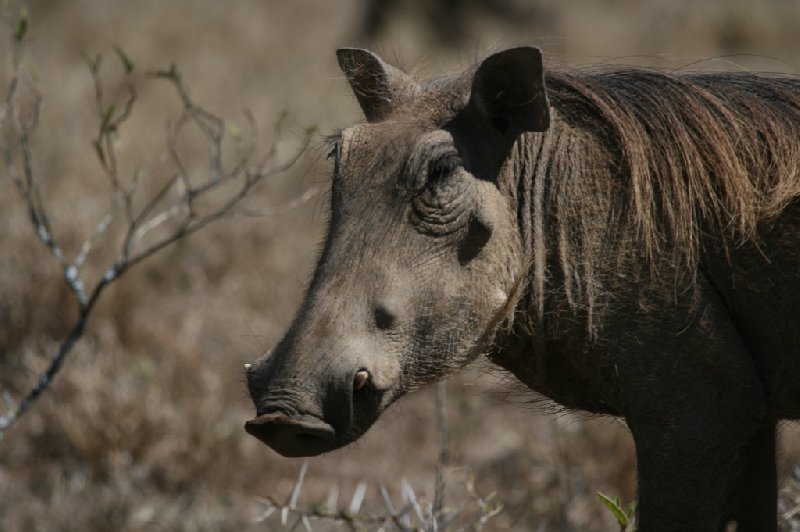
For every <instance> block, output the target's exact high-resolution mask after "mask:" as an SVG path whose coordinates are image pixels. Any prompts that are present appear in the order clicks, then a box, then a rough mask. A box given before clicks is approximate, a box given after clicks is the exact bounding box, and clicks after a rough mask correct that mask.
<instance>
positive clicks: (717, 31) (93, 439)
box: [0, 0, 800, 531]
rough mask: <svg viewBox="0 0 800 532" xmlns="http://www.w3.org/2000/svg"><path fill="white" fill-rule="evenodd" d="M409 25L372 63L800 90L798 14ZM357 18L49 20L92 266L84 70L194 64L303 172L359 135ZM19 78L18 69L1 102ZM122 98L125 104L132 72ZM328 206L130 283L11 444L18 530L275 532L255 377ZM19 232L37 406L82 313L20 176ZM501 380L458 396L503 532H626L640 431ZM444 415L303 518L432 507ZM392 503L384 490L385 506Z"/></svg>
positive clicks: (46, 174)
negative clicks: (548, 63)
mask: <svg viewBox="0 0 800 532" xmlns="http://www.w3.org/2000/svg"><path fill="white" fill-rule="evenodd" d="M406 3H407V4H408V5H409V7H408V10H407V12H405V13H403V14H401V15H400V16H399V17H398V18H397V19H396V20H395V23H394V24H393V26H392V27H391V28H390V30H389V31H388V32H386V34H385V35H384V36H383V37H381V39H380V41H379V42H378V43H375V45H376V47H377V48H378V50H379V51H381V52H383V53H384V54H385V55H386V56H387V57H388V58H390V59H398V58H401V59H403V61H401V62H400V63H401V64H405V65H422V67H420V70H421V71H422V72H425V71H430V72H440V71H443V70H447V69H452V68H457V65H458V64H463V62H464V61H468V60H470V59H471V58H472V57H473V56H474V55H475V54H477V53H478V51H479V50H485V49H486V48H490V47H498V46H500V45H502V44H507V43H513V42H520V41H533V42H538V43H541V44H543V45H544V46H545V48H546V49H547V50H548V51H549V52H550V53H551V54H552V55H554V56H555V57H557V58H559V60H562V61H564V62H567V63H571V62H591V61H596V60H609V58H615V57H625V58H627V59H626V60H625V61H626V62H638V63H642V62H644V63H648V64H656V65H659V64H665V63H666V64H669V65H672V66H681V65H685V64H688V63H690V62H692V61H695V60H697V59H701V58H707V57H710V56H718V55H721V54H726V53H728V52H732V51H735V52H741V51H747V52H751V53H754V54H758V55H759V56H760V57H758V58H756V59H748V58H738V59H736V62H737V63H740V64H746V65H754V64H757V65H763V66H766V67H767V68H773V69H779V70H789V71H795V72H796V71H797V70H798V69H797V68H796V67H792V66H791V65H786V64H785V63H786V62H788V61H792V60H795V56H794V55H793V54H795V53H796V50H798V49H800V26H798V25H797V24H796V21H797V20H798V19H799V17H800V12H798V11H800V7H798V4H797V3H794V2H783V1H779V0H774V1H769V2H768V1H764V2H761V3H760V4H759V6H760V7H759V9H754V8H753V7H752V3H750V2H744V1H743V0H742V1H735V2H724V1H723V0H718V1H716V2H689V1H688V0H682V1H668V0H662V1H658V2H651V3H642V2H635V1H634V0H615V1H614V2H604V3H596V2H595V3H583V2H578V1H577V0H569V1H562V2H555V1H554V0H543V1H542V2H541V5H542V10H541V16H539V17H538V18H537V19H536V20H531V21H529V22H527V23H524V24H520V25H518V26H516V27H515V28H513V29H510V28H508V27H507V26H504V25H502V24H501V23H500V22H498V21H496V20H493V19H488V18H486V17H484V16H482V15H481V14H480V13H479V12H475V13H472V14H471V15H469V17H468V18H467V24H468V26H467V28H468V29H467V32H468V34H469V35H470V36H471V37H470V38H469V39H468V41H467V42H466V43H465V44H464V45H463V46H461V47H460V48H458V49H452V48H449V49H448V48H441V47H438V46H437V45H436V42H437V40H436V39H434V38H432V37H431V36H430V35H429V33H426V32H427V31H428V30H426V29H425V28H424V27H422V26H421V25H420V19H419V17H418V16H417V15H415V10H416V11H417V12H418V11H419V10H420V9H421V8H419V7H418V6H417V4H418V3H419V4H421V2H418V3H414V2H410V1H409V2H406ZM359 9H360V7H359V5H358V3H356V2H355V1H354V0H351V1H350V2H326V1H324V0H297V1H293V2H270V3H266V2H257V1H255V0H250V1H236V2H216V1H213V0H197V1H194V2H189V1H188V0H180V1H173V2H168V3H167V2H158V1H156V0H148V1H144V2H137V3H130V4H129V5H123V4H122V3H119V2H101V1H97V0H95V1H90V0H83V1H76V2H69V3H67V2H54V1H42V2H37V3H36V5H35V6H33V7H32V13H31V18H32V38H33V42H32V46H31V49H30V56H29V58H30V61H31V63H33V64H35V65H36V69H37V73H38V76H39V78H40V80H41V83H42V90H43V93H44V98H45V110H44V114H43V116H42V121H43V122H42V129H41V131H40V132H39V134H38V136H37V137H36V139H35V145H34V151H35V157H36V164H37V171H38V172H39V175H40V176H42V186H43V193H44V196H45V202H46V203H47V205H48V207H49V209H50V212H51V215H52V217H53V220H54V224H55V225H56V226H57V227H58V230H59V235H60V236H61V237H62V238H63V239H65V241H66V242H67V243H69V244H70V245H72V246H77V245H78V242H80V241H81V235H85V234H87V233H88V232H90V231H91V229H92V228H93V226H94V224H96V223H97V221H98V219H99V218H100V217H101V216H102V215H103V213H104V212H105V210H106V209H107V206H108V205H107V199H106V198H107V197H108V196H107V195H106V194H105V192H106V188H104V187H107V183H106V181H104V179H103V176H102V173H101V171H100V168H99V167H98V165H97V163H96V161H95V159H94V155H93V153H92V151H91V140H92V138H93V137H94V135H95V133H96V123H95V121H94V120H93V119H94V114H93V113H92V102H93V93H92V85H91V77H90V76H89V74H88V71H87V69H86V67H85V65H84V60H83V54H84V52H89V53H95V52H105V53H107V54H110V53H112V46H113V45H114V44H121V45H122V46H123V47H124V48H125V49H126V50H127V52H128V53H129V55H130V56H131V57H132V59H133V60H134V61H135V62H136V63H137V65H138V66H140V67H141V68H142V69H146V68H162V67H165V66H167V65H168V64H169V63H170V62H172V61H175V62H176V63H177V64H178V65H180V67H181V70H182V72H183V73H184V77H185V80H186V82H187V84H188V85H189V87H190V89H191V91H192V95H193V97H194V98H195V99H196V100H197V101H199V102H201V103H202V104H204V105H205V106H207V108H209V109H210V110H212V111H214V112H216V113H217V114H220V115H223V116H226V117H229V118H231V119H234V120H241V118H240V117H241V110H242V107H248V108H249V109H250V110H251V111H252V112H253V114H254V115H255V117H256V118H257V120H258V122H259V124H261V126H262V129H263V131H261V133H262V137H263V138H265V139H268V138H269V136H270V134H271V123H272V120H273V119H274V117H276V116H277V115H278V114H279V113H280V111H281V110H282V109H288V110H289V112H290V124H291V126H292V127H293V128H294V131H295V133H294V134H289V136H288V138H287V140H286V142H285V144H281V145H279V151H280V150H285V151H288V150H290V148H291V146H292V142H293V141H294V140H296V139H295V137H299V136H300V135H301V131H302V128H303V127H304V126H305V125H307V124H312V123H313V124H318V125H319V126H320V128H321V130H322V131H323V132H327V131H330V130H332V129H334V128H336V127H341V126H345V125H347V124H349V123H352V122H354V121H356V120H358V119H359V113H358V111H357V108H356V106H355V102H354V99H353V98H352V97H351V96H350V94H349V93H348V89H347V87H346V84H345V82H344V81H343V79H342V78H341V75H340V74H339V72H338V71H337V70H336V63H335V60H334V56H333V50H334V48H335V47H336V46H339V45H346V44H352V43H353V40H354V37H353V35H354V29H355V27H356V17H357V16H358V12H359ZM6 38H7V36H6V35H5V34H3V35H2V39H3V41H2V42H6V41H5V39H6ZM4 50H5V48H0V55H3V53H2V52H3V51H4ZM632 54H644V57H636V58H633V57H631V56H632ZM767 57H770V58H777V59H778V61H774V60H772V59H766V58H767ZM728 61H729V60H728V59H726V60H725V61H724V62H721V61H716V62H714V61H712V62H710V64H711V65H712V66H719V65H720V64H726V63H727V62H728ZM705 64H709V62H706V63H705ZM6 75H7V69H6V68H5V66H3V67H2V68H0V82H3V83H4V82H5V79H6V78H5V76H6ZM107 81H108V82H109V83H111V84H113V83H114V77H113V71H112V72H111V73H109V78H108V80H107ZM118 90H120V91H121V90H123V87H121V86H120V87H119V88H118ZM139 103H140V110H141V111H142V113H141V114H138V115H136V117H135V119H134V120H132V122H131V123H130V124H129V125H128V127H127V128H126V129H125V130H123V131H122V133H121V135H120V137H119V150H120V152H121V153H124V154H125V155H124V157H123V160H122V161H121V162H122V164H123V165H124V167H125V168H127V169H128V171H129V172H130V171H132V169H133V168H135V167H136V165H141V164H145V163H151V162H152V161H154V160H155V159H157V158H158V157H159V156H160V154H161V152H162V151H163V148H164V146H165V143H164V136H163V122H164V117H166V116H176V115H177V113H178V111H179V108H178V102H177V101H176V99H175V98H174V95H173V94H172V93H171V92H170V90H169V87H167V86H163V87H161V88H158V87H154V88H152V89H148V90H147V91H146V92H143V93H142V94H141V95H140V102H139ZM293 135H294V136H293ZM320 155H321V154H320V153H319V151H318V150H311V151H310V152H309V154H308V156H307V157H306V158H305V159H304V160H303V161H302V162H301V164H300V165H298V166H297V167H296V168H295V169H294V170H293V172H292V173H291V175H288V176H280V177H278V178H276V179H275V180H272V181H270V182H267V183H264V184H263V186H261V188H260V189H259V190H258V191H257V193H256V194H255V195H254V196H253V197H252V198H251V200H250V202H249V207H250V208H253V209H263V208H267V207H270V206H280V205H282V204H284V203H285V202H287V201H288V200H289V199H290V198H293V197H295V196H296V195H297V194H298V193H300V192H302V191H303V190H305V189H307V188H308V187H310V186H314V185H316V184H323V185H324V184H325V182H326V176H325V172H326V166H325V163H324V160H323V161H320V159H324V158H322V157H320ZM324 208H325V206H324V200H322V199H319V200H316V201H311V202H310V203H308V204H306V205H304V206H302V207H299V208H297V209H294V210H292V211H289V212H287V213H284V214H281V215H279V216H264V217H260V218H255V219H250V218H247V219H235V220H232V221H228V222H223V223H222V224H220V225H217V226H214V227H211V228H210V229H208V230H206V231H205V232H203V233H202V234H199V235H196V236H194V237H192V238H190V239H189V240H187V241H185V242H182V243H181V244H180V245H179V246H177V247H175V248H173V249H170V250H168V251H166V252H165V253H163V254H161V255H158V256H156V257H154V258H152V259H150V260H148V261H147V262H146V263H144V264H142V265H141V267H139V268H137V269H136V270H133V271H132V272H130V274H128V275H127V277H126V278H123V279H122V280H121V281H120V282H119V284H118V285H115V286H114V287H113V288H112V290H111V291H110V292H109V293H107V294H106V297H105V298H104V300H103V301H102V302H101V306H100V308H99V309H98V311H97V313H96V315H95V316H94V317H93V319H92V320H91V322H90V325H89V331H88V333H87V335H86V337H85V338H84V340H83V341H82V343H81V344H80V345H79V347H78V349H77V351H76V353H75V354H74V358H73V359H72V360H71V361H70V362H69V363H68V365H67V366H66V368H65V369H64V372H63V374H62V375H61V376H60V378H59V379H58V380H57V382H56V383H55V385H54V387H53V388H52V390H51V391H50V392H49V393H48V394H47V395H46V396H45V397H44V398H43V399H42V400H41V402H40V403H39V404H38V405H36V407H35V408H34V409H33V410H32V411H31V412H29V414H28V415H27V416H26V417H25V418H24V419H23V420H22V421H21V422H20V423H19V424H18V425H16V426H15V427H14V428H13V429H12V430H11V431H10V432H9V434H8V435H7V437H6V438H5V439H4V440H2V441H0V529H2V530H8V531H15V530H48V531H49V530H82V531H91V530H118V529H125V530H140V529H141V530H176V529H182V530H243V529H264V525H257V524H255V522H256V518H257V517H258V515H260V513H261V512H262V511H263V507H262V506H261V505H260V503H259V502H258V499H257V497H258V496H264V495H272V496H275V497H278V498H282V497H286V496H287V495H288V494H289V492H290V490H291V486H292V482H293V481H294V479H295V478H296V475H297V472H298V470H299V468H300V464H301V462H299V461H293V460H287V459H283V458H280V457H278V456H277V455H275V454H274V453H272V452H271V451H269V450H267V449H266V448H265V447H263V446H262V445H261V444H259V443H258V442H257V441H256V440H255V439H253V438H249V437H247V436H246V435H245V433H244V431H243V430H242V424H243V422H244V420H245V419H247V418H248V417H249V416H250V415H251V407H250V404H249V400H248V398H247V396H246V393H245V387H244V382H243V378H242V372H241V367H242V364H243V363H244V362H246V361H250V360H252V359H253V358H255V357H256V356H257V355H258V354H259V353H260V352H261V351H263V350H264V348H265V347H267V346H269V345H271V344H272V343H274V342H275V341H276V340H277V339H278V338H279V337H280V334H281V332H282V330H283V329H284V327H285V326H286V325H287V323H288V320H289V319H290V318H291V315H292V313H293V311H294V309H295V308H296V306H297V305H298V303H299V298H300V297H301V294H302V289H303V286H304V284H305V282H306V280H307V275H308V273H309V272H310V269H311V268H312V266H313V262H314V258H315V254H316V251H317V242H318V240H319V238H320V234H321V231H322V224H323V223H324V221H325V214H324ZM0 212H2V213H3V214H2V216H3V223H2V227H0V249H2V250H3V251H2V253H0V384H2V385H3V386H4V388H6V389H9V390H11V391H12V392H20V391H22V390H23V389H24V388H25V387H26V386H28V385H29V383H30V382H31V379H32V378H33V376H34V375H35V372H36V371H37V370H40V369H41V368H42V367H43V366H44V364H45V363H46V356H47V354H49V353H51V352H52V351H53V347H54V344H55V343H56V342H57V340H58V339H59V337H60V335H62V334H63V333H64V332H65V328H66V327H67V326H68V324H69V319H70V316H71V313H72V312H74V309H73V308H72V306H73V302H72V301H71V300H70V296H69V294H68V292H67V291H66V290H65V289H64V288H63V287H62V286H61V283H60V280H59V278H58V275H57V272H56V270H55V265H54V264H52V261H51V260H50V257H49V256H47V254H46V253H45V252H44V251H43V250H41V249H40V246H39V245H38V243H37V242H35V240H34V239H33V238H32V235H31V229H30V227H29V224H28V222H27V220H26V218H25V215H24V212H23V209H22V206H21V205H20V204H19V202H18V201H17V199H16V196H15V194H14V193H13V189H12V187H11V185H10V183H9V182H8V180H7V179H6V178H5V176H2V179H0ZM73 251H74V250H73ZM496 381H498V378H497V376H496V375H492V374H491V372H490V371H487V368H486V367H479V368H475V369H473V370H471V371H468V372H466V373H465V374H463V375H461V376H458V377H456V378H454V379H452V380H451V381H450V383H449V384H448V388H449V405H448V408H449V419H450V428H451V436H452V453H453V457H454V463H456V464H460V465H463V466H464V467H467V468H469V469H470V470H471V471H472V472H473V473H474V475H475V477H476V488H477V490H478V492H479V493H482V494H488V493H489V492H491V491H496V492H497V499H498V500H499V501H501V502H503V504H504V505H505V510H504V511H503V513H501V514H500V515H499V516H497V517H496V518H495V519H493V520H492V521H491V522H490V524H489V528H490V529H497V530H507V529H510V530H534V529H535V530H540V529H543V530H562V529H574V530H607V529H611V527H612V525H613V521H612V517H611V516H610V514H608V512H606V511H605V510H604V509H603V508H602V506H601V505H600V504H599V502H598V501H597V499H596V497H595V495H594V492H595V491H598V490H599V491H603V492H605V493H608V494H612V495H619V496H621V498H622V499H623V500H630V499H631V498H632V497H633V496H634V493H635V490H634V484H633V483H634V461H633V453H632V443H631V441H630V438H629V436H628V435H627V433H626V431H625V430H624V428H623V427H621V426H620V425H619V424H617V423H616V422H614V421H613V420H603V419H592V418H586V417H582V416H580V415H575V414H569V413H560V414H558V415H551V414H547V413H537V412H536V409H535V408H534V407H533V406H528V405H529V404H530V403H531V398H530V397H528V396H525V395H524V394H519V393H516V392H514V393H512V394H511V399H509V394H508V393H507V392H508V391H509V386H508V385H506V384H503V383H498V382H496ZM511 389H512V390H513V386H512V387H511ZM520 402H521V403H523V404H522V405H519V404H515V403H520ZM432 405H433V396H432V393H431V392H430V391H423V392H420V393H418V394H415V395H413V396H411V397H408V398H406V399H405V400H404V401H402V402H401V403H400V404H399V405H398V406H397V407H395V408H394V409H393V410H392V411H391V412H389V413H388V414H387V415H385V416H384V418H383V419H382V420H381V421H380V422H379V423H378V425H377V426H376V427H374V428H373V429H372V430H371V431H370V433H369V434H368V435H367V436H366V437H365V438H363V439H362V440H361V441H360V442H358V443H356V444H355V445H353V446H351V447H350V448H348V449H345V450H342V451H338V452H336V453H334V454H332V455H330V456H325V457H321V458H316V459H312V460H309V461H308V463H309V473H308V476H307V478H306V487H305V488H304V490H303V494H302V498H303V500H304V501H305V502H313V501H315V500H320V501H321V500H324V498H325V496H326V495H327V490H328V488H329V487H330V486H331V485H332V484H336V485H338V486H339V489H340V491H341V493H343V494H344V493H352V490H353V489H354V488H355V486H356V485H357V483H358V482H360V481H362V480H364V481H366V482H368V483H369V484H370V485H372V486H373V487H374V486H377V485H378V484H379V483H382V484H385V485H387V486H388V487H389V490H390V492H392V495H393V496H395V497H399V490H400V479H401V478H405V479H407V480H408V481H409V482H410V484H411V485H412V486H414V488H415V490H416V491H417V493H418V494H420V495H425V496H427V497H429V498H430V497H431V496H432V491H433V482H434V470H435V463H436V436H435V430H434V429H435V427H434V412H433V408H432ZM797 435H798V431H797V429H796V428H791V426H788V427H787V428H786V429H785V434H784V436H783V438H782V448H783V450H784V453H783V454H784V458H783V462H782V463H783V464H784V465H783V466H782V472H783V476H784V477H785V478H786V481H785V484H784V485H785V488H784V490H783V494H784V502H783V508H784V512H785V513H789V512H790V511H791V510H792V508H795V507H796V506H797V505H798V503H800V497H798V495H797V493H798V490H797V488H796V486H794V487H793V485H792V484H791V482H790V480H789V476H788V475H789V470H790V465H791V464H796V463H798V462H800V445H798V444H797ZM454 489H455V488H454ZM452 496H453V497H455V496H457V494H455V493H453V494H452ZM378 500H379V499H378V491H377V489H374V488H371V489H370V490H369V491H368V498H367V502H366V504H368V505H369V504H372V505H373V506H375V505H376V504H379V503H378V502H377V501H378ZM795 519H796V518H795ZM795 522H796V521H795ZM786 526H787V527H788V526H789V525H788V524H787V525H786Z"/></svg>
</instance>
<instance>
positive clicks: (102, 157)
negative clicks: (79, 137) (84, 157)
mask: <svg viewBox="0 0 800 532" xmlns="http://www.w3.org/2000/svg"><path fill="white" fill-rule="evenodd" d="M92 145H93V146H94V151H95V153H96V154H97V157H98V158H99V159H100V162H101V163H103V164H106V154H105V153H103V146H102V145H101V144H100V141H99V140H96V141H94V143H92Z"/></svg>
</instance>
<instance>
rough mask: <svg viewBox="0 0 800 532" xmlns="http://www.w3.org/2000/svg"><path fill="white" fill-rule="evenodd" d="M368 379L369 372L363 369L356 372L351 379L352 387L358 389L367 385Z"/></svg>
mask: <svg viewBox="0 0 800 532" xmlns="http://www.w3.org/2000/svg"><path fill="white" fill-rule="evenodd" d="M367 381H369V372H368V371H367V370H365V369H362V370H360V371H357V372H356V377H355V379H353V389H354V390H356V391H358V390H360V389H361V388H363V387H364V386H366V385H367Z"/></svg>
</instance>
